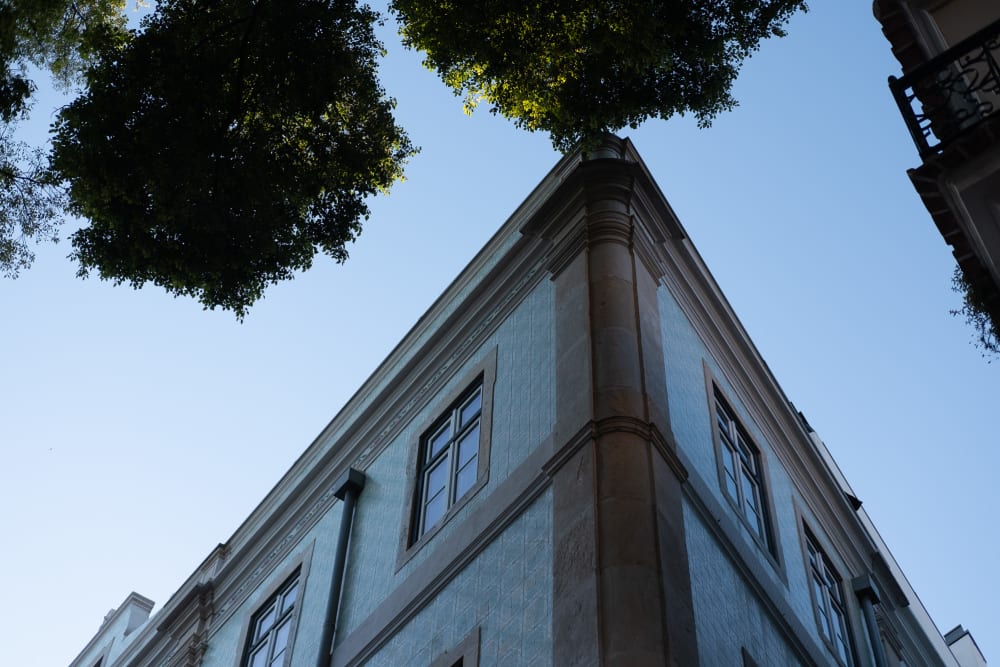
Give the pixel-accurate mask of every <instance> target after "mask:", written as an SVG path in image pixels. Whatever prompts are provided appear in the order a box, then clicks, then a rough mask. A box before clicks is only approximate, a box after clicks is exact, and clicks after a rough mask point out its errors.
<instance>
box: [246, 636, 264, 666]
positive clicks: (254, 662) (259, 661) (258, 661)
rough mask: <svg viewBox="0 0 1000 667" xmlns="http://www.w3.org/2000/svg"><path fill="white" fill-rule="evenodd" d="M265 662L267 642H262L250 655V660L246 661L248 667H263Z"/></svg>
mask: <svg viewBox="0 0 1000 667" xmlns="http://www.w3.org/2000/svg"><path fill="white" fill-rule="evenodd" d="M266 663H267V642H265V643H264V645H263V646H261V647H260V648H259V649H257V652H256V653H254V654H253V655H251V656H250V661H249V662H248V663H247V665H248V666H249V667H265V665H266Z"/></svg>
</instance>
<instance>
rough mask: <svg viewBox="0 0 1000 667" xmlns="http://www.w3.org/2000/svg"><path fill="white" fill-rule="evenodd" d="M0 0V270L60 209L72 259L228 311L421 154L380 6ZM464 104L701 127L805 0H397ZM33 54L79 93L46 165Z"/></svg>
mask: <svg viewBox="0 0 1000 667" xmlns="http://www.w3.org/2000/svg"><path fill="white" fill-rule="evenodd" d="M124 3H125V0H19V2H17V3H16V4H15V3H10V2H4V1H3V0H0V272H6V273H9V274H16V272H17V269H19V268H23V267H25V266H27V264H28V263H30V260H31V253H30V251H29V250H28V246H27V242H26V240H27V239H29V238H36V239H37V238H45V237H54V236H55V230H56V229H57V225H58V222H59V220H60V218H61V216H62V214H63V212H70V213H73V214H75V215H78V216H80V217H81V218H82V219H83V222H84V225H83V227H82V228H80V229H79V230H78V231H76V232H75V233H74V234H72V236H71V239H72V245H73V250H72V257H74V258H75V259H76V260H77V261H78V262H79V267H80V271H79V272H80V274H81V275H87V274H89V273H96V274H97V275H99V276H100V277H101V278H103V279H108V280H112V281H115V282H117V283H128V284H131V285H133V286H140V285H143V284H146V283H153V284H156V285H159V286H161V287H163V288H165V289H166V290H167V291H168V292H171V293H173V294H175V295H190V296H193V297H195V298H197V299H198V300H200V301H201V303H202V304H204V306H205V307H206V308H215V307H221V308H225V309H229V310H232V311H234V312H235V313H236V314H237V315H238V316H240V317H242V316H243V315H244V314H245V313H246V312H247V309H248V308H249V306H250V305H251V304H253V303H254V301H256V300H257V299H258V298H260V297H261V296H262V295H263V293H264V290H265V288H266V287H267V286H268V285H269V284H271V283H274V282H277V281H279V280H285V279H288V278H291V277H292V276H293V275H294V273H295V272H296V271H298V270H303V269H307V268H308V267H309V266H310V265H311V263H312V261H313V259H314V257H315V255H316V254H318V253H322V254H325V255H328V256H330V257H332V258H333V259H334V260H336V261H344V260H345V259H346V257H347V244H348V243H350V242H351V241H353V240H354V239H355V238H356V237H357V235H358V234H359V233H360V231H361V225H362V222H363V221H364V220H365V219H366V218H367V217H368V215H369V209H368V206H367V203H366V202H367V201H368V199H369V197H370V196H372V195H374V194H376V193H378V192H383V191H385V190H387V189H388V188H389V187H390V186H391V185H392V183H393V182H394V181H396V180H398V179H399V178H401V176H402V170H403V166H404V163H405V162H406V160H407V159H408V158H409V157H410V156H412V155H413V154H414V152H415V148H414V147H413V146H412V145H411V143H410V141H409V139H408V138H407V135H406V133H405V132H404V131H403V129H402V128H400V127H399V126H398V125H397V123H396V121H395V120H394V118H393V114H392V112H393V106H394V102H393V100H392V98H391V97H389V96H388V95H387V94H386V92H385V91H383V89H382V87H381V85H380V83H379V80H378V78H377V65H378V60H379V58H380V57H381V55H382V54H383V50H382V45H381V44H380V43H379V41H378V40H377V39H376V37H375V33H374V25H375V24H376V23H377V22H378V21H379V20H380V17H379V15H378V13H377V12H375V11H374V10H372V9H371V8H369V7H368V6H367V5H359V4H357V0H210V1H209V0H160V1H159V2H158V3H157V4H156V5H155V9H154V10H153V12H152V13H151V14H149V15H148V16H147V17H146V18H145V19H143V22H142V24H141V26H140V27H139V28H138V29H128V28H127V27H126V22H125V18H124V13H123V12H124ZM389 3H390V6H389V8H390V11H391V12H393V13H394V15H395V17H396V19H397V20H398V22H399V29H400V32H401V34H402V36H403V40H404V44H406V45H408V46H409V47H412V48H415V49H419V50H421V51H423V52H424V53H425V64H426V65H427V66H428V67H430V68H432V69H434V70H436V71H437V72H438V73H439V74H440V76H441V78H442V79H443V81H444V82H445V83H446V84H447V85H448V86H450V87H451V88H452V89H453V90H454V91H455V92H456V94H458V95H462V96H464V97H465V105H466V108H467V109H471V108H473V107H475V106H476V105H477V104H478V103H480V102H486V103H487V104H488V105H489V106H490V109H491V110H492V111H493V112H494V113H500V114H502V115H504V116H506V117H508V118H511V119H512V120H513V121H514V123H515V124H516V125H517V126H519V127H521V128H524V129H527V130H531V131H536V130H542V131H545V132H548V133H549V134H550V135H551V138H552V142H553V144H554V145H555V146H556V147H557V148H560V149H562V150H568V149H570V148H572V147H573V146H574V145H577V144H578V143H579V142H583V143H584V145H587V144H588V143H590V142H594V141H596V140H597V139H599V138H600V137H601V136H602V135H603V134H604V133H606V132H613V131H616V130H618V129H620V128H622V127H625V126H631V127H635V126H637V125H638V124H639V123H641V122H642V121H643V120H645V119H647V118H669V117H671V116H673V115H675V114H684V113H692V114H694V115H695V116H696V117H697V119H698V120H699V122H700V123H701V124H702V125H707V124H708V123H709V122H710V121H711V119H712V118H713V117H714V116H715V115H717V114H718V113H720V112H721V111H723V110H726V109H729V108H731V107H732V106H733V105H734V104H735V100H734V99H733V97H732V95H731V87H732V84H733V81H734V80H735V77H736V75H737V73H738V70H739V67H740V65H741V63H742V62H743V60H744V59H745V58H746V57H747V56H748V55H749V54H750V53H751V52H752V51H754V50H755V49H756V48H758V46H759V44H760V42H761V41H762V40H763V39H765V38H766V37H768V36H771V35H781V34H783V32H782V31H783V27H784V26H785V25H786V24H787V22H788V20H789V18H790V17H791V15H792V14H793V13H794V12H795V11H797V10H799V9H804V8H805V5H804V2H803V0H621V1H609V0H533V1H529V2H518V3H514V2H501V1H499V0H482V1H481V2H475V3H472V2H442V1H441V0H389ZM31 67H34V68H45V69H48V70H50V71H51V72H52V74H53V76H54V77H55V79H56V81H57V82H58V83H60V84H62V85H64V86H78V92H79V95H78V96H77V97H76V99H75V100H74V101H72V102H71V103H70V104H68V105H67V106H66V107H64V108H63V109H62V110H61V111H60V112H59V114H58V117H57V120H56V122H55V124H54V126H53V136H52V146H51V151H50V153H49V156H48V162H46V160H45V159H44V156H43V154H42V153H40V152H39V151H38V150H37V149H31V148H30V147H28V146H25V145H23V144H20V143H17V142H16V141H15V140H14V139H13V128H14V126H15V124H16V122H17V120H18V119H20V118H23V117H24V115H25V114H26V113H27V110H28V108H29V104H30V98H31V95H32V92H33V90H34V82H32V81H31V80H30V79H29V76H28V73H29V72H30V71H32V70H31V69H30V68H31Z"/></svg>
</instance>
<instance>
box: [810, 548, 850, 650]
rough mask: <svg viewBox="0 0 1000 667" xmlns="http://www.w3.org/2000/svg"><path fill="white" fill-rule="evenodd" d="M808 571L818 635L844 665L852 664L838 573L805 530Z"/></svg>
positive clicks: (845, 613) (845, 612)
mask: <svg viewBox="0 0 1000 667" xmlns="http://www.w3.org/2000/svg"><path fill="white" fill-rule="evenodd" d="M806 549H807V550H808V552H809V575H810V578H811V579H812V591H813V605H814V607H815V610H816V621H817V624H818V625H819V630H820V635H822V637H823V639H824V640H825V641H826V642H827V643H828V644H829V645H830V647H831V648H832V649H833V650H834V652H835V653H836V654H837V657H838V658H840V660H841V661H842V662H843V663H844V664H845V665H850V664H851V648H850V639H849V638H848V635H847V609H846V608H845V606H844V594H843V590H842V587H841V579H840V575H839V574H837V571H836V570H835V569H834V567H833V565H832V564H831V563H830V560H829V559H828V558H827V557H826V554H824V553H823V551H822V549H820V548H819V546H818V544H817V543H816V540H815V538H814V537H813V536H812V535H811V534H810V533H809V532H808V531H807V533H806Z"/></svg>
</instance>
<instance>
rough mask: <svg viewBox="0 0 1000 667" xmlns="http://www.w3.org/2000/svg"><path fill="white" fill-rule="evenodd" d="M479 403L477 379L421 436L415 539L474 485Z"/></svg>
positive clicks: (477, 453) (476, 476)
mask: <svg viewBox="0 0 1000 667" xmlns="http://www.w3.org/2000/svg"><path fill="white" fill-rule="evenodd" d="M482 403H483V385H482V380H479V381H477V383H476V384H475V386H473V387H472V388H471V389H470V390H469V391H467V392H466V393H465V394H464V395H463V396H462V397H461V398H460V399H459V400H458V401H457V402H456V403H455V404H454V405H452V406H451V407H450V408H449V409H448V411H447V412H446V413H445V414H444V415H442V416H441V418H440V419H439V420H438V421H437V422H435V424H434V426H432V427H431V428H430V429H429V430H428V432H427V434H426V435H425V436H424V437H423V438H422V439H421V444H420V448H421V453H420V470H419V471H418V476H417V480H418V487H417V500H418V503H419V507H418V510H419V511H418V512H417V513H416V519H417V521H416V525H415V526H414V535H413V539H414V540H415V539H417V538H419V537H420V536H421V535H423V534H424V533H425V532H426V531H427V530H428V529H429V528H431V527H433V526H434V525H435V524H436V523H437V522H438V521H440V520H441V519H442V517H444V515H445V514H446V513H447V511H448V509H449V508H450V507H451V506H452V505H454V504H455V503H456V502H457V501H458V500H460V499H461V498H462V497H463V496H464V495H465V494H466V493H468V492H469V490H470V489H472V487H473V486H475V484H476V481H477V479H478V472H479V429H480V422H481V416H482Z"/></svg>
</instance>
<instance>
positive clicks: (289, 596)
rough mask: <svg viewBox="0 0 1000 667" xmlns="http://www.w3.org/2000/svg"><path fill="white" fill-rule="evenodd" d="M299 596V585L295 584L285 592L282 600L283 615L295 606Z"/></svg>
mask: <svg viewBox="0 0 1000 667" xmlns="http://www.w3.org/2000/svg"><path fill="white" fill-rule="evenodd" d="M298 594H299V583H298V582H295V583H294V584H293V585H292V587H291V588H289V589H288V590H287V591H285V595H284V596H283V597H282V598H281V600H282V602H281V613H285V612H286V611H288V610H289V609H291V608H292V605H293V604H295V598H296V597H297V596H298Z"/></svg>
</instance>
